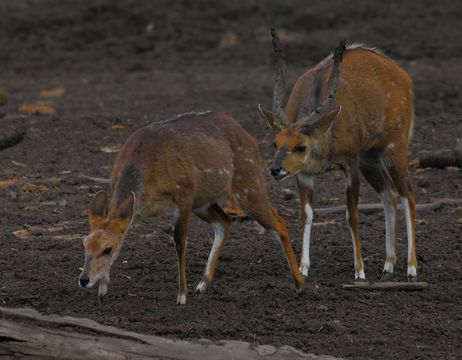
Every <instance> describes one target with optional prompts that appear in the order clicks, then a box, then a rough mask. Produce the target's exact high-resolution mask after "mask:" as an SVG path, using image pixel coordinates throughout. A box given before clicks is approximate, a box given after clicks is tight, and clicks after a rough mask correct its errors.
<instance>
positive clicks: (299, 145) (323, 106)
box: [260, 29, 417, 281]
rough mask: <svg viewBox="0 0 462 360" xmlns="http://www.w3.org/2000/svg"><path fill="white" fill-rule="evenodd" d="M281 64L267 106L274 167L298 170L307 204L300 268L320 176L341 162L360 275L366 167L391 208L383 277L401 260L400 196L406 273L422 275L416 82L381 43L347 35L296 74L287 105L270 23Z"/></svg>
mask: <svg viewBox="0 0 462 360" xmlns="http://www.w3.org/2000/svg"><path fill="white" fill-rule="evenodd" d="M271 33H272V37H273V48H274V51H275V53H276V56H277V61H278V71H277V75H276V80H275V85H274V89H273V106H272V111H271V110H269V109H266V108H263V107H261V106H260V111H261V113H262V114H263V116H264V117H265V119H266V120H267V121H268V123H269V124H270V126H271V127H273V128H274V129H276V130H277V135H276V138H275V141H274V145H275V149H276V155H275V158H274V161H273V163H272V165H271V168H270V170H271V174H272V175H273V176H274V178H275V179H276V180H282V179H285V178H287V177H295V179H296V182H297V185H298V190H299V193H300V203H301V208H302V223H303V226H304V229H303V241H302V256H301V261H300V271H301V273H302V275H303V276H307V275H308V270H309V268H310V233H311V224H312V221H313V209H312V206H311V204H312V200H313V185H314V176H315V175H317V174H321V173H324V172H326V171H329V170H331V169H334V168H340V169H342V170H343V172H344V173H345V176H346V199H347V212H346V217H347V222H348V226H349V228H350V232H351V237H352V240H353V254H354V268H355V279H365V275H364V264H363V259H362V256H361V245H360V234H359V215H358V197H359V173H360V172H361V173H362V174H363V176H364V177H365V179H366V180H367V182H368V183H369V184H370V185H371V186H372V188H373V189H374V190H375V191H376V192H377V193H378V195H379V197H380V199H381V201H382V203H383V206H384V210H385V229H386V231H385V232H386V234H385V239H386V247H385V250H386V258H385V264H384V267H383V276H382V278H388V277H391V276H392V275H391V274H392V273H393V267H394V265H395V264H396V253H395V221H396V220H395V219H396V203H397V198H398V196H399V198H400V199H401V202H402V205H403V209H404V214H405V218H406V227H407V239H408V254H407V255H408V264H407V276H408V280H409V281H415V280H416V279H417V259H416V248H415V200H414V192H413V186H412V182H411V178H410V175H409V172H408V143H409V139H410V137H411V133H412V128H413V122H414V105H413V98H414V95H413V83H412V80H411V78H410V77H409V75H408V74H407V73H406V72H405V71H404V70H403V69H401V68H400V67H399V66H398V65H397V64H396V63H395V62H394V61H393V60H391V59H390V58H389V57H387V56H385V55H383V54H382V53H381V52H380V51H378V50H376V49H371V48H367V47H364V46H362V45H349V46H345V41H342V42H340V45H339V46H338V47H337V48H336V49H335V50H334V52H333V53H332V54H331V55H330V56H328V57H327V58H325V59H324V60H322V61H321V62H320V63H318V64H317V65H315V66H313V67H311V68H310V69H308V70H307V71H306V72H305V73H304V74H303V75H301V76H300V77H299V78H298V80H297V81H296V83H295V85H294V87H293V89H292V92H291V94H290V97H289V99H288V102H287V106H286V107H285V110H284V109H283V102H284V96H285V60H284V54H283V51H282V49H281V47H280V43H279V39H278V37H277V34H276V32H275V31H274V29H272V31H271Z"/></svg>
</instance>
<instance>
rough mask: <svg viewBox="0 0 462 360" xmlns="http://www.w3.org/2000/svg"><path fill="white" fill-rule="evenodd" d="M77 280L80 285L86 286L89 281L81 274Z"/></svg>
mask: <svg viewBox="0 0 462 360" xmlns="http://www.w3.org/2000/svg"><path fill="white" fill-rule="evenodd" d="M79 282H80V286H81V287H86V286H87V285H88V283H89V282H90V279H89V278H88V277H87V276H81V277H80V279H79Z"/></svg>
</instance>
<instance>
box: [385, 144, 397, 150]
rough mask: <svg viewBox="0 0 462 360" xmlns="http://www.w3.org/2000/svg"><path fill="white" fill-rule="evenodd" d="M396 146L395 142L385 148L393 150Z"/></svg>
mask: <svg viewBox="0 0 462 360" xmlns="http://www.w3.org/2000/svg"><path fill="white" fill-rule="evenodd" d="M395 147H396V145H395V144H393V143H391V144H389V145H388V146H387V149H390V150H393V149H394V148H395Z"/></svg>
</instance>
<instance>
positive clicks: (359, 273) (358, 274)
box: [355, 270, 366, 281]
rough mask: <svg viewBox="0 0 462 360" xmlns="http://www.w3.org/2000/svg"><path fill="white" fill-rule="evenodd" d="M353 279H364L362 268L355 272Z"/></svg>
mask: <svg viewBox="0 0 462 360" xmlns="http://www.w3.org/2000/svg"><path fill="white" fill-rule="evenodd" d="M355 281H366V275H364V270H361V271H359V272H357V273H356V274H355Z"/></svg>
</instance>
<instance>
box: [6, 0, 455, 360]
mask: <svg viewBox="0 0 462 360" xmlns="http://www.w3.org/2000/svg"><path fill="white" fill-rule="evenodd" d="M461 17H462V5H461V3H460V1H453V0H446V1H379V0H371V1H354V2H353V1H341V0H335V1H284V2H282V1H227V2H216V1H163V0H161V1H135V0H133V1H130V0H126V1H58V0H54V1H51V0H41V1H38V0H35V1H25V0H16V1H7V0H2V1H0V64H1V68H0V69H1V72H0V87H3V88H4V89H5V90H6V92H7V93H8V96H9V102H8V103H7V105H5V106H3V107H1V108H0V112H1V115H2V118H1V119H0V132H4V131H10V130H11V129H15V128H19V127H24V128H25V129H26V136H25V138H24V141H22V142H21V143H20V144H18V145H16V146H14V147H11V148H9V149H6V150H4V151H1V152H0V171H1V173H0V249H1V251H0V254H1V256H0V274H1V277H0V279H1V280H0V303H1V304H2V305H4V306H15V307H19V306H28V307H34V308H36V309H38V310H39V311H42V312H46V313H57V314H66V315H72V316H81V317H89V318H92V319H95V320H97V321H100V322H102V323H105V324H111V325H115V326H120V327H123V328H126V329H131V330H135V331H142V332H146V333H152V334H158V335H166V336H169V337H180V338H200V337H207V338H211V339H223V338H226V339H237V340H239V339H242V340H245V341H250V342H254V341H255V342H257V343H271V344H275V345H282V344H288V345H292V346H295V347H297V348H299V349H301V350H303V351H306V352H315V353H322V354H332V355H337V356H342V357H348V358H361V359H366V358H385V359H391V358H394V359H396V358H407V359H409V358H419V359H420V358H423V359H427V358H428V359H430V358H431V359H434V358H444V359H448V358H453V359H457V358H460V357H461V356H462V349H461V344H462V313H461V311H460V309H461V305H462V300H461V297H460V294H461V291H462V283H461V280H462V276H461V270H462V264H461V260H460V259H461V255H462V249H461V229H462V224H461V223H462V211H461V208H453V207H444V208H443V209H439V210H437V211H434V210H427V211H421V212H418V213H417V218H418V228H417V250H418V259H419V278H420V279H421V280H422V281H428V282H429V283H430V284H431V287H430V289H428V290H425V291H422V292H395V291H390V292H359V291H358V292H356V291H346V290H342V288H341V284H344V283H349V282H351V281H352V280H353V275H354V271H353V256H352V248H351V240H350V235H349V232H348V229H347V227H346V224H345V220H344V215H331V216H324V217H316V218H315V222H318V223H324V225H323V224H317V226H315V227H314V233H313V241H312V244H313V245H312V269H311V271H310V279H311V281H312V282H313V283H311V284H309V285H310V286H309V288H308V289H307V290H306V291H305V292H304V294H302V295H301V296H297V295H296V294H295V291H294V289H293V285H292V281H291V278H290V274H289V271H288V268H287V265H286V262H285V259H284V256H283V254H282V251H281V249H280V246H279V244H277V243H276V242H275V241H274V239H272V238H271V237H270V236H268V235H267V234H266V235H258V234H257V232H256V231H255V229H254V226H253V224H251V223H250V222H243V223H238V224H236V225H235V226H234V227H233V231H232V234H231V237H230V240H229V242H228V244H227V246H226V247H225V250H224V253H223V255H222V257H221V261H220V263H219V265H218V270H217V274H216V277H215V281H214V283H213V284H212V285H211V286H210V288H209V289H208V293H207V294H206V295H205V296H204V297H203V298H201V299H195V298H194V297H193V296H192V290H193V288H194V286H195V285H196V284H197V282H198V281H199V280H200V276H201V273H202V270H203V266H204V265H205V262H206V258H207V255H208V252H209V249H210V246H211V229H210V228H209V227H208V226H207V225H206V224H204V223H202V222H200V221H197V220H194V221H193V226H192V231H191V237H190V242H189V248H188V271H189V281H190V284H191V291H190V296H189V298H188V303H187V305H186V306H185V307H177V306H176V305H175V299H176V291H177V278H176V272H177V270H176V254H175V251H174V247H173V244H172V241H171V237H172V232H171V218H170V217H169V216H168V215H166V216H162V217H159V218H157V219H154V220H152V221H150V222H149V223H148V224H146V225H137V226H134V227H133V228H132V230H131V231H130V232H129V234H128V236H127V238H126V240H125V244H124V247H123V250H122V252H121V254H120V257H119V259H118V261H117V262H116V264H114V267H113V271H112V282H111V285H110V289H109V299H108V300H109V302H108V304H107V305H105V306H104V307H102V308H100V307H98V305H97V301H96V292H97V289H92V290H90V291H84V290H81V289H79V288H78V286H77V278H78V275H79V273H80V270H79V267H80V266H82V265H83V250H82V245H81V237H82V236H83V235H85V234H86V233H87V231H88V226H87V223H86V209H87V207H88V204H89V202H90V199H91V197H92V196H93V194H94V193H95V192H96V191H98V190H99V189H102V188H104V189H107V186H106V185H104V184H98V183H95V182H93V181H88V180H85V179H82V178H80V177H79V174H80V173H84V174H85V175H88V176H96V177H104V178H107V177H109V174H110V169H111V165H112V162H113V161H114V158H115V153H108V152H105V151H108V149H106V148H109V150H111V149H117V147H119V146H120V145H121V144H122V143H123V141H124V140H125V139H126V138H127V137H128V135H129V134H130V133H131V132H133V131H134V130H135V129H137V128H139V127H141V126H144V125H146V124H149V123H150V122H153V121H157V120H160V119H163V118H166V117H169V116H172V115H174V114H177V113H180V112H185V111H202V110H227V111H230V112H232V113H233V114H234V115H236V117H238V118H239V119H240V120H241V122H242V124H243V126H244V127H245V128H246V129H247V130H248V131H249V132H250V133H251V134H252V135H254V136H255V137H256V138H257V139H258V141H259V144H260V148H261V150H262V154H263V157H264V159H265V161H269V160H270V159H271V157H272V155H273V154H272V146H271V142H272V136H273V134H272V133H271V132H270V131H269V130H268V129H267V128H266V127H265V125H264V123H263V121H262V120H261V119H260V116H259V114H258V112H257V104H258V103H262V104H268V105H269V104H270V103H271V91H272V83H273V76H274V68H275V66H274V65H275V64H274V62H273V59H272V56H271V45H270V38H269V34H268V28H269V27H270V26H275V27H276V28H277V29H278V30H279V33H280V37H281V40H282V42H283V46H284V48H285V51H286V54H287V63H288V70H287V76H288V79H289V84H292V83H293V81H295V79H296V78H297V76H299V75H300V74H301V72H302V71H303V69H306V68H307V67H309V66H310V65H312V64H314V63H316V62H318V61H320V60H321V59H323V58H324V57H325V56H327V55H328V53H329V51H330V50H331V49H333V48H334V47H335V45H336V44H337V43H338V41H339V40H340V39H341V38H344V37H347V38H348V40H349V41H350V42H364V43H365V44H367V45H369V46H376V47H378V48H380V49H382V50H383V51H384V52H385V53H386V54H388V55H390V56H391V57H393V58H394V59H395V60H396V61H397V62H398V63H399V64H400V65H401V66H402V67H403V68H404V69H406V70H407V71H408V72H409V73H410V75H411V76H412V77H413V79H414V81H415V93H416V102H415V106H416V116H417V118H416V122H415V131H414V138H413V140H412V141H411V144H410V154H411V156H410V157H411V159H413V158H415V157H416V156H417V154H418V153H419V152H420V151H422V150H433V149H439V148H441V147H450V148H452V147H453V146H454V145H455V144H456V141H457V138H458V137H460V136H461V134H462V125H461V121H460V120H461V115H460V109H461V104H462V100H461V97H460V95H459V94H460V90H461V81H462V62H461V58H462V40H461V37H462V21H461V20H460V19H461ZM55 88H63V89H65V93H64V95H62V96H59V97H56V98H42V97H40V96H39V93H40V91H42V90H50V89H55ZM37 101H41V102H44V101H45V102H47V103H48V104H49V105H51V106H52V107H53V108H54V109H55V111H56V114H55V115H52V116H37V115H31V114H25V113H22V112H19V111H18V108H19V106H21V105H22V104H28V103H35V102H37ZM2 129H3V130H2ZM102 148H103V150H105V151H102ZM411 171H412V175H413V179H414V182H415V185H416V193H417V201H418V203H426V202H430V201H432V200H433V199H436V198H444V197H451V198H460V197H462V174H461V172H460V170H452V171H451V170H431V171H423V172H421V171H417V170H416V169H415V168H412V169H411ZM6 180H8V181H9V182H8V183H7V182H5V181H6ZM268 187H269V191H270V194H271V199H272V201H273V204H274V205H275V206H276V207H277V209H278V210H279V211H280V212H281V214H282V215H283V216H284V218H285V219H286V220H287V222H288V225H289V229H290V232H291V235H292V238H293V242H294V246H295V249H296V252H297V254H298V253H299V249H300V233H299V230H300V222H299V220H298V215H299V211H298V208H299V205H298V197H297V196H295V198H294V199H291V200H287V201H286V200H283V195H282V193H281V189H282V188H289V189H290V190H294V186H293V182H292V181H287V182H285V183H282V184H277V183H275V182H274V181H273V180H271V179H270V178H269V177H268ZM343 188H344V180H343V176H342V174H341V173H339V172H334V173H330V174H328V175H323V176H320V177H319V179H318V180H317V183H316V193H315V207H324V206H336V205H341V204H343V203H344V195H343ZM361 191H362V193H361V202H363V203H367V202H377V198H376V195H375V194H374V193H373V192H372V191H371V189H370V188H369V187H368V186H367V185H366V184H363V186H362V188H361ZM400 220H401V221H400V222H399V231H398V254H399V263H398V266H397V267H396V278H397V279H398V280H403V281H404V280H405V272H406V260H405V256H406V246H407V243H406V239H405V229H404V221H402V219H401V218H400ZM325 222H329V223H328V224H325ZM18 230H24V231H23V232H22V233H21V232H20V233H18V232H17V231H18ZM361 230H362V238H363V254H364V258H365V266H366V276H367V277H368V278H369V279H371V280H376V279H379V278H380V273H381V270H382V267H383V257H384V248H385V246H384V233H385V227H384V218H383V214H381V213H376V214H371V215H363V216H362V218H361ZM14 232H16V235H15V234H14ZM21 235H32V236H22V237H21ZM314 285H317V286H318V287H319V288H318V289H315V288H313V287H314Z"/></svg>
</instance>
